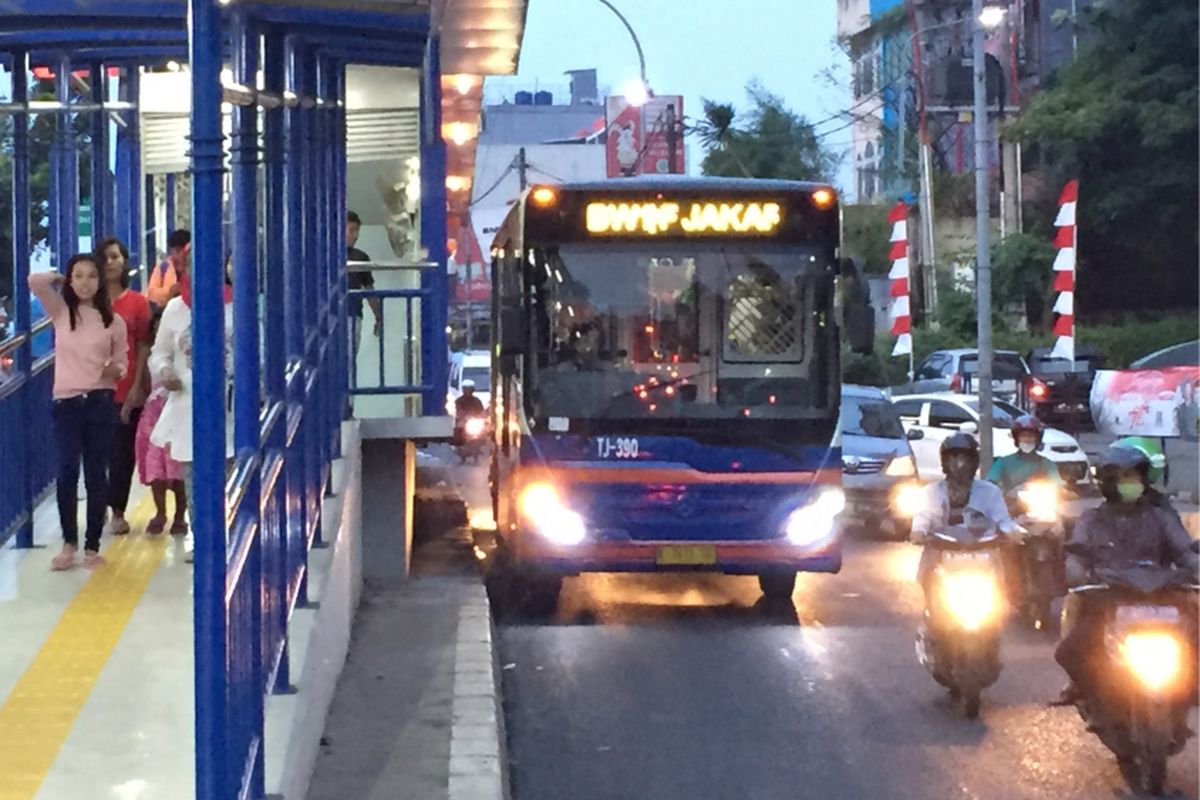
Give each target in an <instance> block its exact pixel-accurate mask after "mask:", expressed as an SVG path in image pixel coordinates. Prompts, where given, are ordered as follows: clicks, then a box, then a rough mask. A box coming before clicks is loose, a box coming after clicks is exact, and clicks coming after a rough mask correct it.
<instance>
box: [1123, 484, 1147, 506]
mask: <svg viewBox="0 0 1200 800" xmlns="http://www.w3.org/2000/svg"><path fill="white" fill-rule="evenodd" d="M1145 491H1146V487H1145V486H1143V485H1142V484H1140V483H1118V484H1117V494H1118V495H1119V496H1120V498H1121V502H1122V503H1134V502H1137V500H1138V498H1140V497H1141V496H1142V493H1143V492H1145Z"/></svg>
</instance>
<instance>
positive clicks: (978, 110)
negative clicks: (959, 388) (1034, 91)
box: [971, 0, 992, 475]
mask: <svg viewBox="0 0 1200 800" xmlns="http://www.w3.org/2000/svg"><path fill="white" fill-rule="evenodd" d="M982 15H983V0H971V17H972V19H971V24H972V26H973V27H972V29H971V30H972V35H971V39H972V62H973V63H972V67H973V72H974V79H975V81H974V83H975V295H976V297H975V299H976V310H977V312H978V314H979V328H978V331H979V390H978V391H979V468H980V471H981V474H983V475H987V473H988V470H989V469H991V467H992V262H991V253H990V252H989V249H988V248H989V241H988V234H989V226H990V224H991V202H990V198H989V194H990V193H989V192H988V160H989V158H988V156H989V152H990V148H989V147H988V144H989V142H988V118H987V80H986V78H987V69H986V64H985V62H984V51H983V35H984V32H983V22H982V21H981V19H980V18H981V16H982Z"/></svg>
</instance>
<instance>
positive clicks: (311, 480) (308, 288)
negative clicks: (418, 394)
mask: <svg viewBox="0 0 1200 800" xmlns="http://www.w3.org/2000/svg"><path fill="white" fill-rule="evenodd" d="M301 65H302V68H301V70H300V71H301V73H302V74H303V76H304V77H303V85H304V92H303V93H301V94H302V95H307V99H308V101H309V102H308V103H306V104H305V105H306V106H307V107H306V108H305V107H303V106H302V108H303V110H302V111H301V112H300V115H301V118H302V119H303V123H302V124H301V131H302V133H303V140H302V142H303V144H302V147H303V161H302V163H303V164H304V184H303V186H304V188H303V193H304V201H303V202H304V219H305V220H306V222H305V225H304V246H303V252H304V261H303V265H302V266H303V279H302V280H303V283H304V359H305V374H306V376H309V377H308V378H307V379H306V381H305V383H306V386H305V395H304V451H305V455H304V462H305V484H306V491H305V495H304V498H305V500H306V501H307V504H308V517H307V522H308V527H307V528H306V530H308V531H309V532H310V533H311V536H312V539H311V546H313V547H319V546H321V545H322V544H323V542H322V539H321V498H322V497H323V496H324V486H323V485H322V482H321V470H322V467H323V462H322V453H323V448H322V446H321V441H322V439H323V438H324V427H323V425H322V416H321V392H320V374H321V362H320V350H321V332H320V327H319V324H320V322H319V321H320V283H321V280H320V273H321V270H320V261H321V255H320V248H319V247H318V246H317V243H318V241H319V238H318V233H317V232H318V230H319V229H320V227H321V225H322V224H323V223H324V220H322V219H321V216H320V210H319V203H318V197H319V196H320V192H321V185H320V180H319V176H318V174H317V161H318V157H317V155H318V146H319V145H318V142H317V136H316V132H317V115H318V114H319V111H318V110H317V108H316V106H315V105H312V103H313V102H314V98H315V97H316V95H317V59H316V56H315V54H314V53H313V52H312V51H311V50H307V49H306V50H305V51H304V57H303V60H302V61H301ZM305 572H306V573H307V570H306V571H305Z"/></svg>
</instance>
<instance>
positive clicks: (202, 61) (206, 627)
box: [188, 0, 242, 800]
mask: <svg viewBox="0 0 1200 800" xmlns="http://www.w3.org/2000/svg"><path fill="white" fill-rule="evenodd" d="M188 5H189V16H188V22H189V26H188V27H189V30H188V46H189V60H190V63H191V70H192V71H191V77H192V117H191V121H192V131H191V151H192V360H193V361H192V363H193V365H194V366H193V376H194V384H193V387H192V420H193V423H192V424H193V446H192V447H193V457H194V460H193V462H192V470H193V485H194V490H193V496H192V497H191V498H190V500H191V505H192V530H193V531H194V536H195V542H196V564H195V572H194V578H193V581H194V587H193V592H194V596H195V602H194V628H195V660H196V705H195V707H196V798H197V800H227V799H228V798H231V797H235V796H236V787H237V786H238V785H239V784H240V783H241V780H240V778H241V776H240V775H237V776H235V775H233V774H232V769H231V763H230V757H229V746H228V745H229V742H228V730H229V719H230V717H229V708H228V692H227V674H226V665H227V664H228V657H229V653H228V620H227V618H226V614H225V577H226V567H225V558H226V555H225V554H226V544H225V513H224V510H225V436H224V431H225V337H224V333H223V331H224V309H223V302H222V294H223V289H222V287H223V284H224V279H223V272H224V263H223V258H222V253H221V176H222V157H223V149H222V135H221V17H220V14H219V12H218V11H217V8H216V5H215V0H189V3H188ZM238 711H239V712H241V711H242V709H238Z"/></svg>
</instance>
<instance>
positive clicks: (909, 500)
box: [891, 482, 925, 519]
mask: <svg viewBox="0 0 1200 800" xmlns="http://www.w3.org/2000/svg"><path fill="white" fill-rule="evenodd" d="M891 499H892V510H893V511H895V512H896V513H897V514H899V515H900V516H902V517H907V518H910V519H911V518H912V517H915V516H916V515H917V514H919V513H921V511H922V509H924V508H925V487H924V486H922V485H921V484H919V483H911V482H905V483H902V484H900V485H899V486H897V487H896V488H895V489H894V490H893V491H892V498H891Z"/></svg>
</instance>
